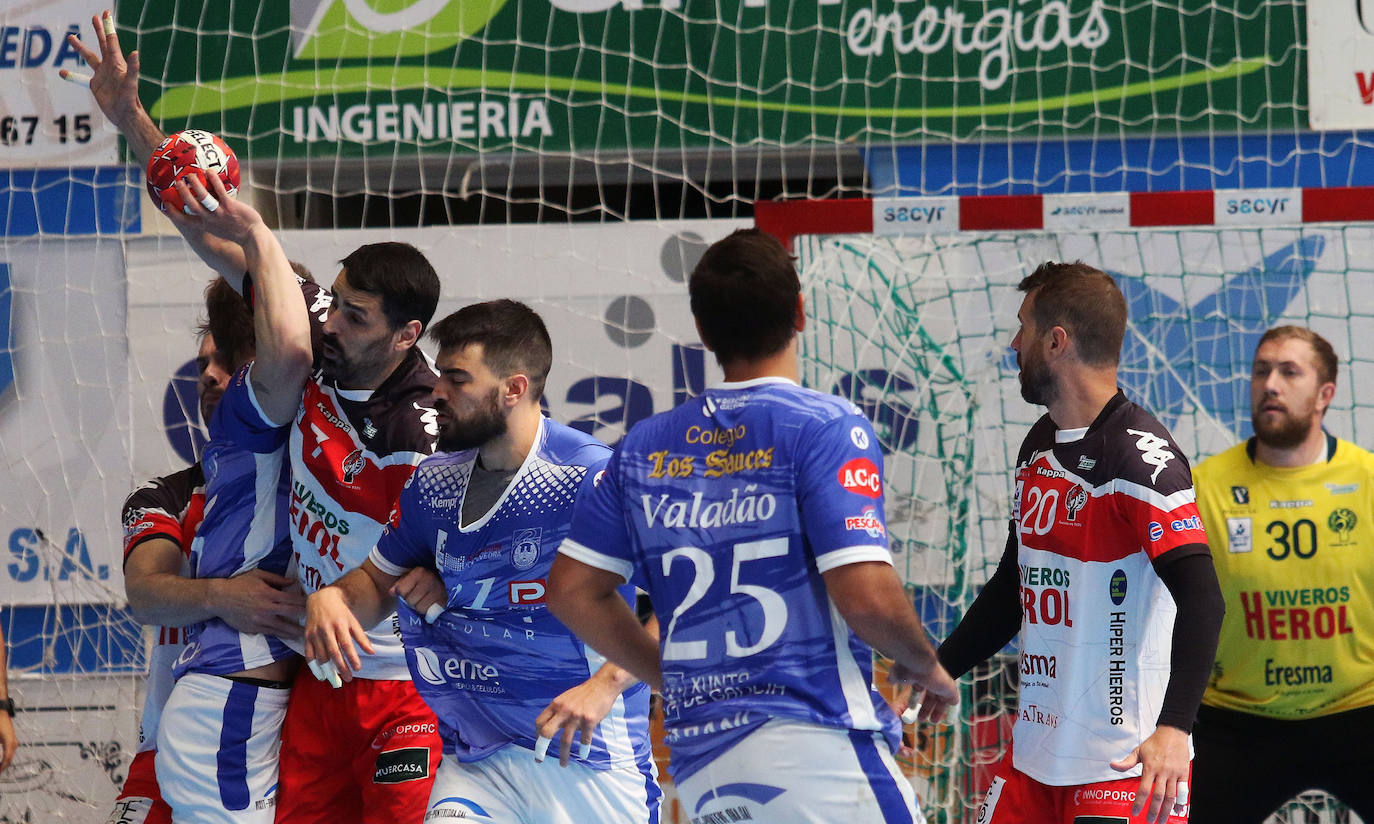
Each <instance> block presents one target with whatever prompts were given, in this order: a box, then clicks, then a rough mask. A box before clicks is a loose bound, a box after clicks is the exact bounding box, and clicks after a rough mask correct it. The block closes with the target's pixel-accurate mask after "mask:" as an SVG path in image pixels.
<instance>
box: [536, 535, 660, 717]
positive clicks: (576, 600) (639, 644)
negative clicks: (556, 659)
mask: <svg viewBox="0 0 1374 824" xmlns="http://www.w3.org/2000/svg"><path fill="white" fill-rule="evenodd" d="M624 583H625V581H624V579H623V578H621V577H620V576H619V575H616V574H615V573H613V572H607V571H606V570H604V569H597V568H596V567H593V566H589V565H587V564H584V563H582V562H581V561H575V560H573V559H572V558H569V557H568V556H566V555H559V556H558V557H557V558H555V559H554V562H553V568H552V569H550V570H549V582H548V588H549V590H548V593H547V595H546V596H545V598H546V602H547V604H548V607H549V610H550V611H552V612H553V614H554V616H555V617H556V618H558V620H560V621H562V622H563V625H564V626H566V627H567V628H568V629H570V630H572V631H573V633H575V634H576V635H577V637H579V638H581V639H582V640H583V641H585V642H586V643H587V644H588V646H590V647H591V648H592V649H594V650H596V651H597V652H599V653H601V654H602V655H604V656H606V658H608V659H610V660H611V661H614V662H615V663H617V664H619V665H620V666H621V667H624V668H625V669H626V670H629V672H630V673H631V674H632V675H634V676H635V677H636V678H638V679H639V680H641V681H644V682H646V683H647V684H648V685H649V686H651V687H653V688H654V689H655V690H660V689H662V688H663V673H662V670H661V669H660V667H659V660H658V641H657V639H655V638H654V636H653V635H650V634H649V631H648V630H647V629H645V628H644V626H643V625H641V624H640V623H639V618H637V617H636V616H635V613H634V610H632V609H630V605H629V604H627V603H625V599H624V598H622V597H620V593H619V592H618V591H617V590H618V588H619V587H621V586H623V585H624Z"/></svg>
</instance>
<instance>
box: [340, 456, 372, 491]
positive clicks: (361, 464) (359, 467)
mask: <svg viewBox="0 0 1374 824" xmlns="http://www.w3.org/2000/svg"><path fill="white" fill-rule="evenodd" d="M342 468H343V479H344V483H346V484H351V483H353V479H354V478H356V477H358V475H359V473H361V472H362V471H363V470H364V469H366V468H367V459H366V458H364V457H363V451H362V450H361V449H355V450H353V451H352V452H350V453H348V457H346V458H344V459H343V467H342Z"/></svg>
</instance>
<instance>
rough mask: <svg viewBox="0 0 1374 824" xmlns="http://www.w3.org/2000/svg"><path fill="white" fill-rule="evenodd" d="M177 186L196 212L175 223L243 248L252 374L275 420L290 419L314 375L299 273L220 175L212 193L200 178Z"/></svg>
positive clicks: (261, 403) (264, 405) (260, 398)
mask: <svg viewBox="0 0 1374 824" xmlns="http://www.w3.org/2000/svg"><path fill="white" fill-rule="evenodd" d="M176 187H177V191H178V192H179V193H180V194H181V196H182V198H183V199H184V200H185V201H186V203H187V208H188V209H190V210H191V212H192V214H191V215H190V216H182V215H177V216H175V217H173V218H172V220H173V222H174V223H176V224H177V225H178V226H182V225H183V224H198V227H199V228H198V231H200V232H203V233H204V234H206V235H207V236H214V237H219V238H223V239H225V240H229V241H231V242H233V243H234V244H235V245H236V246H238V247H239V248H241V249H242V250H243V254H244V258H245V262H246V263H247V266H248V271H249V272H250V273H251V274H252V275H253V331H254V334H255V335H256V336H257V357H256V359H255V360H254V362H253V369H252V371H251V373H250V374H251V375H252V380H253V393H254V395H255V396H256V398H257V402H258V406H259V407H260V408H261V409H262V411H263V414H265V415H266V416H267V417H268V418H269V419H270V420H271V421H272V423H275V424H278V425H283V424H287V423H290V422H291V420H292V419H293V418H294V417H295V415H296V410H297V409H298V408H299V407H300V402H301V392H302V391H303V390H304V388H305V382H306V381H307V380H309V379H310V365H311V361H312V358H313V355H312V352H311V346H310V318H309V316H308V315H307V314H306V306H305V296H304V295H303V294H302V293H301V287H300V283H299V281H297V279H296V273H295V272H294V271H293V270H292V269H291V263H290V262H289V261H288V260H287V259H286V253H285V252H284V251H282V248H281V244H280V243H278V242H277V237H276V235H274V234H272V230H271V229H268V228H267V224H266V223H264V222H263V220H262V215H260V214H258V213H257V211H256V210H255V209H253V207H252V206H249V205H248V204H246V203H240V202H239V201H237V200H234V199H233V198H231V197H229V195H228V193H227V192H225V190H224V184H223V183H221V182H220V180H219V178H218V177H215V176H213V175H212V176H211V177H210V191H208V192H207V191H206V190H205V188H204V187H203V186H201V185H200V181H199V180H195V179H190V180H189V181H187V180H179V181H177V183H176ZM205 204H210V205H213V206H214V208H213V209H209V208H206V205H205Z"/></svg>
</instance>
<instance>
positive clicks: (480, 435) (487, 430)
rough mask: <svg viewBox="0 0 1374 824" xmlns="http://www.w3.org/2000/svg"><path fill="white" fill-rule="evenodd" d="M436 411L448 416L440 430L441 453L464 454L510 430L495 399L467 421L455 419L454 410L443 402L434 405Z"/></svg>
mask: <svg viewBox="0 0 1374 824" xmlns="http://www.w3.org/2000/svg"><path fill="white" fill-rule="evenodd" d="M434 408H435V410H436V411H439V412H442V413H444V414H445V415H448V416H449V417H448V423H446V424H444V425H443V426H442V427H440V428H439V450H440V451H441V452H462V451H463V450H465V449H476V448H477V447H479V446H482V445H484V444H486V443H488V442H489V441H492V440H495V439H496V438H499V437H501V436H502V435H504V434H506V431H507V429H508V428H509V427H508V425H507V423H506V418H505V416H503V415H502V414H501V410H500V407H499V406H497V403H496V400H495V398H494V397H493V398H492V401H491V404H490V405H489V406H488V407H487V408H485V409H483V410H481V411H480V412H478V413H476V414H474V415H472V416H471V417H469V418H467V419H465V420H459V419H457V418H455V417H453V410H451V409H449V408H448V405H447V404H445V403H444V402H442V401H436V402H435V404H434Z"/></svg>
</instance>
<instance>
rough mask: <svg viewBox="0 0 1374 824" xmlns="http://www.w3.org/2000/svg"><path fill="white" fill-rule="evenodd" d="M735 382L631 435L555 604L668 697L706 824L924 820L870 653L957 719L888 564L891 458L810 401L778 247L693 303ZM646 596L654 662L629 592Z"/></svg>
mask: <svg viewBox="0 0 1374 824" xmlns="http://www.w3.org/2000/svg"><path fill="white" fill-rule="evenodd" d="M688 288H689V290H690V292H691V295H692V311H693V315H694V316H695V318H696V320H697V325H698V328H699V329H700V331H701V335H702V342H703V343H705V344H706V346H707V348H709V349H711V350H712V351H714V352H715V353H716V357H717V359H718V360H719V361H720V364H721V366H722V368H723V369H724V371H725V379H726V382H725V383H723V384H720V385H717V386H713V387H710V388H709V389H707V391H706V393H705V394H704V395H703V396H702V397H700V398H696V399H694V400H690V401H688V402H687V403H685V404H683V405H682V406H679V407H678V408H677V409H674V410H673V411H671V412H667V413H664V414H661V415H655V416H654V417H652V418H649V419H648V420H646V421H643V422H641V423H639V424H637V425H636V426H635V427H634V428H633V429H632V430H631V431H630V433H629V434H628V435H627V436H626V437H625V440H624V441H623V442H622V444H621V446H620V449H619V450H618V451H617V452H616V454H615V456H614V457H613V458H612V459H611V462H610V464H609V465H608V466H607V467H606V470H605V472H604V474H603V475H602V476H601V478H600V479H599V482H598V483H597V484H595V485H594V486H593V488H592V489H589V490H584V491H583V495H582V497H580V498H579V499H578V502H577V507H576V512H575V515H574V519H573V527H572V531H571V533H570V534H569V536H568V539H567V540H566V541H564V543H563V545H562V548H561V549H560V554H559V557H558V559H557V561H556V562H555V564H554V569H553V572H552V573H551V575H550V579H549V607H550V609H552V610H553V611H554V612H555V614H557V615H558V617H559V618H560V619H562V620H563V622H564V623H566V624H567V625H568V626H569V627H571V628H572V629H573V630H574V631H575V632H576V633H577V634H578V635H579V636H580V637H581V638H583V639H585V640H586V641H587V643H589V644H590V645H591V646H592V647H593V648H595V649H597V650H599V651H600V652H602V653H603V654H605V655H606V656H607V657H608V658H610V659H611V660H613V661H616V662H618V663H620V664H621V665H622V666H624V667H626V668H627V669H629V670H630V671H631V672H633V673H635V674H636V675H638V676H639V677H640V678H643V679H644V680H646V681H648V682H649V683H651V684H652V685H654V686H655V687H656V688H659V689H660V690H661V692H662V695H663V710H664V724H665V727H666V729H667V743H668V746H669V747H670V749H671V751H672V767H671V769H672V770H673V771H674V781H675V783H676V785H677V789H678V795H679V798H680V799H681V800H682V803H683V805H684V808H685V809H687V810H688V811H690V814H691V815H692V816H693V817H694V818H696V819H699V820H703V821H704V820H711V821H716V820H720V821H726V820H729V821H744V820H750V821H760V822H763V821H771V822H788V823H789V824H791V822H835V821H885V822H896V821H906V822H923V821H924V820H925V819H924V817H923V816H922V815H921V812H920V809H919V808H918V806H917V803H916V797H915V793H914V791H913V790H912V788H911V785H910V783H909V782H908V781H907V780H906V778H905V776H903V775H902V774H901V772H900V770H899V769H898V767H897V764H896V761H895V760H894V759H893V753H894V752H896V750H897V747H898V745H899V743H900V737H901V723H900V722H899V720H898V718H897V716H896V715H895V714H894V712H893V710H892V708H890V707H889V706H888V704H887V702H886V701H885V700H884V699H883V698H882V696H880V695H879V694H878V692H877V690H875V689H874V688H873V686H872V679H873V672H872V666H873V661H872V657H873V650H874V649H877V650H878V651H880V652H882V653H883V654H884V655H887V656H889V657H891V658H893V659H895V661H896V663H895V664H894V665H893V668H892V672H893V674H894V676H895V677H896V678H898V679H900V680H903V681H907V682H911V683H915V684H918V685H920V686H922V687H924V688H925V690H926V692H925V701H924V704H923V707H922V709H921V711H920V712H921V713H923V714H924V716H923V717H925V718H927V719H928V718H932V717H939V716H942V715H943V714H944V712H945V709H946V708H947V707H948V706H949V705H951V704H953V703H955V702H956V701H957V697H958V692H957V687H956V686H955V684H954V682H953V681H952V680H951V679H950V677H949V676H948V674H946V673H945V671H944V669H943V668H941V666H940V665H939V663H938V662H937V661H936V659H935V651H934V649H933V648H932V647H931V645H930V642H929V641H928V640H927V638H926V635H925V632H924V630H923V628H922V626H921V621H920V619H919V618H918V617H917V616H916V613H915V611H914V610H913V608H912V603H911V599H910V597H909V596H908V595H907V594H906V591H905V590H904V589H903V586H902V582H901V580H900V579H899V578H898V577H897V574H896V572H895V570H894V569H893V567H892V556H891V553H890V552H889V551H888V546H887V534H886V525H885V521H884V510H883V489H882V460H883V457H882V450H881V448H880V446H879V444H878V438H877V436H876V435H875V434H874V432H873V429H872V427H871V426H870V425H869V423H868V421H867V420H865V419H864V417H863V415H862V414H861V413H860V411H859V410H858V409H857V408H856V407H855V406H854V405H853V404H852V403H849V402H848V401H845V400H842V399H840V398H836V397H832V396H829V395H823V394H821V393H819V392H814V391H812V390H809V389H804V388H802V387H801V386H799V385H797V377H798V361H797V339H796V333H797V332H798V331H800V330H801V329H802V328H803V326H804V323H805V314H804V312H803V300H802V295H801V291H800V284H799V282H798V280H797V276H796V272H795V270H794V269H793V268H792V263H791V259H790V258H789V256H788V255H787V251H786V250H785V249H784V248H783V247H782V245H781V244H780V243H778V241H777V240H776V239H774V238H772V237H771V236H768V235H764V234H762V233H760V232H758V231H756V230H741V231H739V232H736V233H734V234H732V235H730V236H729V237H727V238H725V239H724V240H722V241H719V242H718V243H716V244H714V245H713V246H712V247H711V248H710V249H708V250H707V252H706V254H705V255H703V257H702V259H701V262H700V263H699V264H698V266H697V267H696V268H695V269H694V270H693V272H692V275H691V280H690V281H689V286H688ZM627 582H632V583H635V584H637V585H639V586H642V587H643V588H645V589H646V590H648V592H649V596H650V598H651V599H652V601H653V604H654V608H655V611H656V612H657V615H658V618H659V622H660V625H661V626H662V627H663V628H664V629H663V633H662V643H661V646H660V644H659V643H656V642H655V639H654V638H653V637H652V636H651V635H649V634H648V633H646V632H644V631H643V630H642V629H640V627H639V625H638V621H637V620H636V618H635V615H634V613H633V612H632V611H631V610H630V609H629V607H628V606H627V605H626V604H625V603H624V601H623V599H621V597H620V595H619V592H618V589H619V588H620V587H623V586H624V585H625V584H626V583H627Z"/></svg>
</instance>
